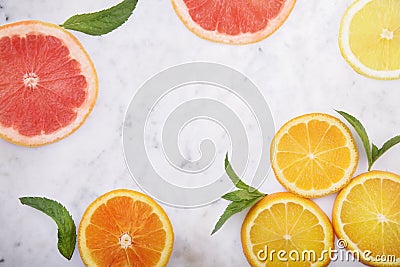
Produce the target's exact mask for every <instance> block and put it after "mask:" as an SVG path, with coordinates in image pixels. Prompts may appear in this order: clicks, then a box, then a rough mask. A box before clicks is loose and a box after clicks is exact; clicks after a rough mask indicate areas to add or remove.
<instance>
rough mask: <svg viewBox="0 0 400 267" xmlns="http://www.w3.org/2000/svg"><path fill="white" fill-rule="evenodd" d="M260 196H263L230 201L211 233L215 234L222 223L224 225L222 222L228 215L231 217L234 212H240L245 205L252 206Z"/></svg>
mask: <svg viewBox="0 0 400 267" xmlns="http://www.w3.org/2000/svg"><path fill="white" fill-rule="evenodd" d="M262 198H263V196H260V197H258V198H255V199H249V200H242V201H239V202H232V203H231V204H229V205H228V207H227V208H226V209H225V211H224V213H223V214H222V216H221V217H220V218H219V220H218V222H217V224H216V225H215V227H214V230H213V231H212V233H211V235H213V234H215V233H216V232H217V231H218V230H219V229H220V228H221V227H222V225H224V223H225V222H226V221H227V220H228V219H229V218H230V217H232V216H233V215H234V214H236V213H238V212H241V211H242V210H244V209H246V208H247V207H251V206H253V205H254V204H255V203H257V202H258V201H259V200H261V199H262Z"/></svg>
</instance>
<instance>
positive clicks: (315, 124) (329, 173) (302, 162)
mask: <svg viewBox="0 0 400 267" xmlns="http://www.w3.org/2000/svg"><path fill="white" fill-rule="evenodd" d="M270 158H271V165H272V168H273V170H274V173H275V176H276V178H277V179H278V181H279V182H280V183H281V184H282V185H283V186H284V187H285V188H286V189H288V190H289V191H291V192H293V193H296V194H299V195H301V196H304V197H309V198H314V197H321V196H324V195H327V194H330V193H333V192H336V191H338V190H340V189H341V188H342V187H343V186H345V185H346V184H347V183H348V182H349V181H350V179H351V177H352V176H353V174H354V172H355V170H356V167H357V163H358V151H357V147H356V145H355V143H354V139H353V137H352V135H351V133H350V130H349V129H348V128H347V126H346V125H345V124H343V123H342V122H341V121H340V120H339V119H338V118H335V117H333V116H330V115H328V114H323V113H312V114H306V115H303V116H300V117H297V118H294V119H292V120H290V121H289V122H287V123H285V124H284V125H283V126H282V127H281V128H280V129H279V130H278V132H277V133H276V135H275V137H274V139H273V140H272V143H271V157H270Z"/></svg>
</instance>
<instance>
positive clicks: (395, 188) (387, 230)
mask: <svg viewBox="0 0 400 267" xmlns="http://www.w3.org/2000/svg"><path fill="white" fill-rule="evenodd" d="M399 201H400V183H398V182H397V183H396V182H394V181H392V180H388V179H379V178H376V179H369V180H367V181H365V182H364V183H363V184H358V185H355V186H354V187H353V188H352V189H351V191H350V193H349V194H348V195H347V196H346V200H345V201H344V202H343V206H342V210H341V214H340V220H341V222H342V223H343V230H344V232H345V233H346V235H347V236H348V237H349V238H350V240H352V241H354V242H355V243H356V245H357V246H358V248H359V249H360V250H361V251H365V250H370V251H371V252H372V253H373V254H372V256H376V255H396V257H397V258H398V257H400V248H399V243H400V240H399V238H400V205H399V204H398V203H399ZM366 231H367V233H368V234H366Z"/></svg>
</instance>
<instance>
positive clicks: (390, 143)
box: [378, 135, 400, 157]
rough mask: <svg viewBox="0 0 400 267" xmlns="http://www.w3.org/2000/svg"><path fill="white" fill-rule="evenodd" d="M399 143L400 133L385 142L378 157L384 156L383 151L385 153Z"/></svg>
mask: <svg viewBox="0 0 400 267" xmlns="http://www.w3.org/2000/svg"><path fill="white" fill-rule="evenodd" d="M398 143H400V135H398V136H395V137H393V138H391V139H389V140H388V141H386V143H384V144H383V146H382V147H381V149H379V155H378V157H380V156H382V155H383V153H385V152H386V151H388V150H389V149H390V148H392V147H393V146H395V145H397V144H398Z"/></svg>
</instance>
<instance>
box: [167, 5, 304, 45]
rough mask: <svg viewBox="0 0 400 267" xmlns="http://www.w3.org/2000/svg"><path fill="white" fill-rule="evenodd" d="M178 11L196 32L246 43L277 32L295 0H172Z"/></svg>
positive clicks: (221, 39) (180, 16) (219, 40)
mask: <svg viewBox="0 0 400 267" xmlns="http://www.w3.org/2000/svg"><path fill="white" fill-rule="evenodd" d="M171 2H172V5H173V7H174V9H175V12H176V13H177V14H178V16H179V18H180V19H181V20H182V22H183V23H184V24H185V25H186V27H187V28H188V29H189V30H190V31H192V32H193V33H195V34H196V35H198V36H200V37H202V38H204V39H207V40H210V41H214V42H222V43H229V44H246V43H254V42H258V41H260V40H262V39H264V38H267V37H268V36H269V35H271V34H272V33H274V32H275V31H276V30H278V29H279V27H280V26H281V25H282V24H283V23H284V22H285V20H286V19H287V18H288V16H289V14H290V13H291V11H292V9H293V7H294V4H295V2H296V0H258V1H248V0H235V1H232V0H230V1H224V0H171Z"/></svg>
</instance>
